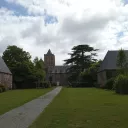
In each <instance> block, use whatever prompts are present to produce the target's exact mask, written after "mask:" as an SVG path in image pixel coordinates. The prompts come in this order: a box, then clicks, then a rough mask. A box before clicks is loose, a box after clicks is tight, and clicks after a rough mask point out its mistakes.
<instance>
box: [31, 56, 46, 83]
mask: <svg viewBox="0 0 128 128" xmlns="http://www.w3.org/2000/svg"><path fill="white" fill-rule="evenodd" d="M33 62H34V66H35V69H36V71H35V73H36V74H35V75H36V78H37V80H38V81H39V82H42V81H43V80H44V77H45V71H44V61H43V60H42V59H39V58H38V57H35V59H34V61H33Z"/></svg>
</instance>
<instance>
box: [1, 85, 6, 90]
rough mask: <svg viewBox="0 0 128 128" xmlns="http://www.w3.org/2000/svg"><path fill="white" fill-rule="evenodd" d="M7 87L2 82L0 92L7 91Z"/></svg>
mask: <svg viewBox="0 0 128 128" xmlns="http://www.w3.org/2000/svg"><path fill="white" fill-rule="evenodd" d="M5 91H6V88H5V86H4V85H2V84H0V92H5Z"/></svg>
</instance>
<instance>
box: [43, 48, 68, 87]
mask: <svg viewBox="0 0 128 128" xmlns="http://www.w3.org/2000/svg"><path fill="white" fill-rule="evenodd" d="M44 64H45V69H46V80H47V81H51V82H52V83H56V84H58V85H67V84H68V73H67V69H68V68H69V66H62V65H60V66H57V65H55V55H54V54H52V52H51V50H50V49H49V50H48V52H47V54H44Z"/></svg>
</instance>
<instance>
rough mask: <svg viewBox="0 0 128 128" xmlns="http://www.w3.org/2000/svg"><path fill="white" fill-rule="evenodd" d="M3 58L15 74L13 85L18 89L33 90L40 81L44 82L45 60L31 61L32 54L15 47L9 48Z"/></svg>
mask: <svg viewBox="0 0 128 128" xmlns="http://www.w3.org/2000/svg"><path fill="white" fill-rule="evenodd" d="M2 58H3V59H4V61H5V63H6V64H7V66H8V67H9V69H10V70H11V72H12V74H13V83H15V84H16V87H17V88H32V87H33V85H34V82H36V81H38V79H40V80H43V79H44V77H45V72H44V68H43V60H41V59H40V60H39V59H38V58H35V60H34V62H32V61H31V55H30V53H28V52H26V51H24V50H23V49H22V48H19V47H17V46H15V45H13V46H8V47H7V49H6V50H5V51H4V53H3V56H2Z"/></svg>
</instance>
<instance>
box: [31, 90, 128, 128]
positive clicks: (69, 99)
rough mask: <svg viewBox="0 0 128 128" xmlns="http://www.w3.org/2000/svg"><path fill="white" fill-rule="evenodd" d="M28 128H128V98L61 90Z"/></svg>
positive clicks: (102, 93) (112, 93)
mask: <svg viewBox="0 0 128 128" xmlns="http://www.w3.org/2000/svg"><path fill="white" fill-rule="evenodd" d="M30 128H128V96H126V95H117V94H115V93H114V92H112V91H105V90H101V89H95V88H64V89H63V90H62V91H61V93H60V94H59V95H58V96H57V97H56V98H55V99H54V100H53V102H52V103H51V104H50V105H49V106H48V107H47V108H46V109H45V111H44V112H43V113H42V114H41V115H40V116H39V117H38V118H37V120H36V121H35V122H34V123H33V124H32V125H31V126H30Z"/></svg>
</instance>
